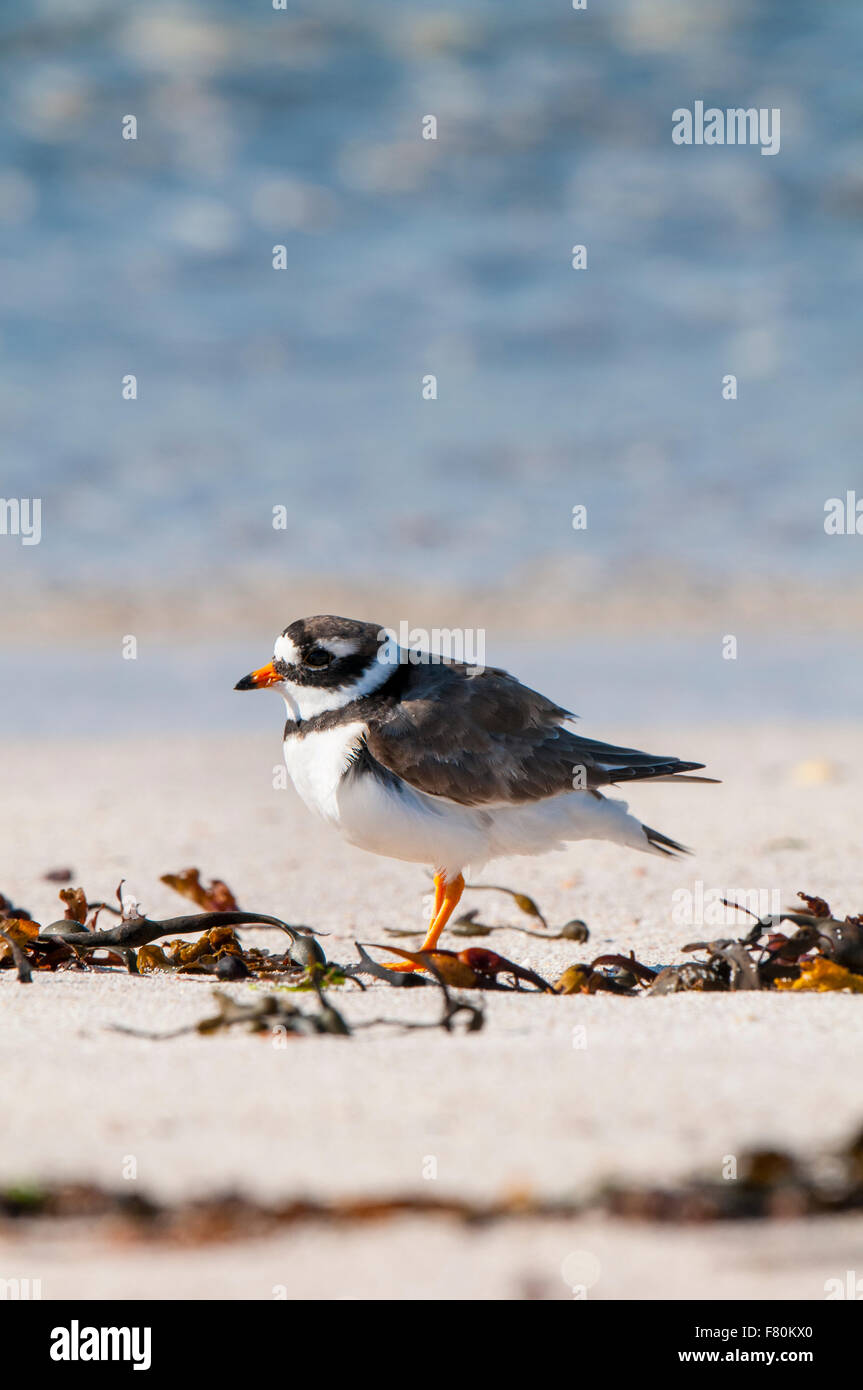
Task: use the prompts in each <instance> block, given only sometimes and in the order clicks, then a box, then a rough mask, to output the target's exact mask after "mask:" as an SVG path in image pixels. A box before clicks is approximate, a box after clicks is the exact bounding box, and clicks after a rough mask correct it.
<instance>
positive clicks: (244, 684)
mask: <svg viewBox="0 0 863 1390" xmlns="http://www.w3.org/2000/svg"><path fill="white" fill-rule="evenodd" d="M234 689H235V690H254V689H255V682H254V681H253V680H252V678H251V676H243V679H242V680H241V681H237V684H236V685H235V686H234Z"/></svg>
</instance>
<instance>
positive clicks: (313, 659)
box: [305, 647, 333, 666]
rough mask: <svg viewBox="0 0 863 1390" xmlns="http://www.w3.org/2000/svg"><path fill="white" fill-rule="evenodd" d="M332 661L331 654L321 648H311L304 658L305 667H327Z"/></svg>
mask: <svg viewBox="0 0 863 1390" xmlns="http://www.w3.org/2000/svg"><path fill="white" fill-rule="evenodd" d="M332 659H333V656H332V652H328V651H325V649H324V648H323V647H312V650H311V651H310V652H309V653H308V655H307V656H306V658H305V664H306V665H307V666H329V664H330V662H331V661H332Z"/></svg>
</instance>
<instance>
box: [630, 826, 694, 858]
mask: <svg viewBox="0 0 863 1390" xmlns="http://www.w3.org/2000/svg"><path fill="white" fill-rule="evenodd" d="M641 828H642V830H643V831H644V834H645V838H646V840H647V843H648V844H649V846H650V848H651V849H652V850H654V851H655V852H656V853H657V854H664V855H665V856H666V857H667V858H669V859H676V858H677V856H678V855H680V854H691V853H692V850H691V849H689V848H688V847H687V846H686V845H680V844H678V842H677V841H676V840H672V839H670V838H669V836H668V835H663V834H662V831H661V830H651V828H650V826H649V825H642V827H641Z"/></svg>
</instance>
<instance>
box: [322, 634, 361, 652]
mask: <svg viewBox="0 0 863 1390" xmlns="http://www.w3.org/2000/svg"><path fill="white" fill-rule="evenodd" d="M318 646H319V647H323V649H324V651H327V652H330V654H331V655H332V656H353V655H354V653H355V652H356V650H357V646H358V644H357V643H356V642H352V641H351V639H350V638H349V637H330V638H328V640H327V641H326V642H323V641H321V642H319V643H318Z"/></svg>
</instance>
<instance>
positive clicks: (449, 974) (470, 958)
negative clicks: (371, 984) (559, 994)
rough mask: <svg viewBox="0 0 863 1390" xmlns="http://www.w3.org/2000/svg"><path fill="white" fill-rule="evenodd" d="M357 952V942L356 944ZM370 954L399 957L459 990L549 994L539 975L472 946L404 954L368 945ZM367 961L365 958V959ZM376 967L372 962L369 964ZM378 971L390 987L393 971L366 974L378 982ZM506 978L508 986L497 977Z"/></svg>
mask: <svg viewBox="0 0 863 1390" xmlns="http://www.w3.org/2000/svg"><path fill="white" fill-rule="evenodd" d="M356 945H357V949H360V946H359V942H357V943H356ZM371 949H372V950H374V951H390V952H393V951H394V952H395V954H396V955H397V956H402V957H403V958H404V959H405V960H409V961H411V962H412V964H414V965H416V966H418V967H419V968H420V969H421V970H428V971H430V972H431V973H432V975H434V976H435V978H436V979H438V980H440V981H442V982H443V983H444V984H447V985H453V986H455V987H456V988H461V989H498V990H501V989H502V990H509V991H512V990H517V989H519V988H520V987H521V982H524V983H526V984H532V985H534V986H535V987H536V989H538V990H541V991H543V992H544V993H550V992H551V985H550V984H549V983H548V981H547V980H544V979H543V978H542V976H541V975H537V974H536V972H535V971H533V970H527V969H526V968H525V967H524V966H521V965H517V964H516V963H515V961H511V960H507V958H506V957H505V956H499V955H497V954H496V952H494V951H486V950H483V949H482V948H480V947H477V946H474V947H471V948H470V949H468V950H466V951H443V950H440V949H438V950H434V951H404V950H402V949H401V948H400V947H398V946H384V945H380V944H378V945H372V946H371ZM365 959H366V961H369V959H370V958H369V957H368V956H366V957H365ZM371 964H372V965H376V964H377V963H376V962H371ZM381 970H384V971H385V978H386V980H387V983H391V977H392V976H393V975H397V974H398V972H397V971H393V970H386V967H380V966H377V968H376V969H374V970H371V971H369V973H370V974H375V975H377V978H378V979H381V978H383V976H382V975H381V973H380V972H381ZM501 975H503V976H509V978H510V984H508V985H507V984H504V983H503V980H501V979H499V978H498V977H499V976H501Z"/></svg>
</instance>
